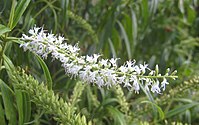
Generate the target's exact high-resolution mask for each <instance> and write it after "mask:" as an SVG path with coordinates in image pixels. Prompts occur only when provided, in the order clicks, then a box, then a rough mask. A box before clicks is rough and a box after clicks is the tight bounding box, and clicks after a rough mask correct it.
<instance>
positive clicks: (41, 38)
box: [20, 27, 174, 94]
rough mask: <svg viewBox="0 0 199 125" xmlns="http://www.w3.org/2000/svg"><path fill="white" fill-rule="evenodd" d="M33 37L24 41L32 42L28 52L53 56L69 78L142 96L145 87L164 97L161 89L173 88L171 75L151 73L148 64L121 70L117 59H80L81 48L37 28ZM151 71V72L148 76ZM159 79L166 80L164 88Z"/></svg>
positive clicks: (131, 64)
mask: <svg viewBox="0 0 199 125" xmlns="http://www.w3.org/2000/svg"><path fill="white" fill-rule="evenodd" d="M29 33H30V34H31V36H27V35H25V34H23V35H22V40H24V41H29V42H27V43H23V44H21V45H20V47H23V49H24V51H26V50H29V51H32V52H34V53H37V54H38V55H40V56H42V57H43V58H47V56H48V55H49V54H51V56H52V58H53V60H54V59H57V60H59V61H60V62H61V63H62V66H63V67H64V69H65V72H66V74H68V75H70V76H75V77H79V78H80V79H81V80H83V81H84V82H87V83H93V84H94V83H96V84H97V85H98V87H102V86H106V87H111V86H112V85H117V84H124V87H127V88H128V89H130V90H131V89H133V90H135V93H139V91H140V84H142V85H143V86H144V87H145V89H146V90H147V91H149V90H151V91H152V92H153V93H159V94H160V93H161V88H163V91H164V90H165V86H166V85H167V84H169V83H168V82H167V80H166V78H167V77H170V78H172V76H169V74H168V73H167V74H166V75H161V74H158V73H156V72H155V71H154V70H151V69H149V68H148V64H144V65H142V64H140V65H139V66H138V65H135V61H131V60H130V61H127V62H126V63H125V64H124V65H122V66H120V67H119V68H118V67H117V59H115V58H111V59H110V60H109V59H99V57H100V56H101V55H99V54H93V55H90V56H88V55H87V56H79V50H80V48H79V47H78V45H77V44H76V45H75V46H72V45H68V44H67V43H66V42H65V41H64V40H65V38H64V37H62V36H57V35H54V34H51V33H45V32H44V30H43V28H37V27H34V28H33V29H31V30H29ZM156 69H158V68H156ZM147 71H150V73H149V74H148V75H147V74H146V73H147ZM157 78H163V81H162V82H161V88H160V87H159V80H158V79H157ZM173 78H174V77H173ZM155 81H156V82H155ZM150 87H151V89H149V88H150Z"/></svg>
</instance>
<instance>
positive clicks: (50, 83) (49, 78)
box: [36, 55, 53, 90]
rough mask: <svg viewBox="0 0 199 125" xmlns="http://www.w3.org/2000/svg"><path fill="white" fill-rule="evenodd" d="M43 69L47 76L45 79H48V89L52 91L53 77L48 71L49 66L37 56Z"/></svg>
mask: <svg viewBox="0 0 199 125" xmlns="http://www.w3.org/2000/svg"><path fill="white" fill-rule="evenodd" d="M36 57H37V59H38V61H39V63H40V65H41V67H42V69H43V72H44V75H45V78H46V83H47V86H48V89H49V90H51V89H52V84H53V82H52V78H51V75H50V72H49V70H48V67H47V65H46V64H45V62H44V61H43V60H42V59H41V57H40V56H38V55H36Z"/></svg>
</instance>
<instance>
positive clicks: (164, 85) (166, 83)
mask: <svg viewBox="0 0 199 125" xmlns="http://www.w3.org/2000/svg"><path fill="white" fill-rule="evenodd" d="M168 84H169V83H168V82H167V79H166V78H164V79H163V81H162V82H161V88H163V91H165V88H166V85H168Z"/></svg>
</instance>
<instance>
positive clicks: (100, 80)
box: [96, 76, 104, 88]
mask: <svg viewBox="0 0 199 125" xmlns="http://www.w3.org/2000/svg"><path fill="white" fill-rule="evenodd" d="M96 84H97V85H98V87H100V88H101V87H102V86H104V80H103V78H102V77H100V76H97V77H96Z"/></svg>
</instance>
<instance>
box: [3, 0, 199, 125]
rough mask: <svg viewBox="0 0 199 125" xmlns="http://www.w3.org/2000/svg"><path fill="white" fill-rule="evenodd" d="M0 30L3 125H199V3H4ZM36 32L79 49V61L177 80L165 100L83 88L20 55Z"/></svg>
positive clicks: (57, 67)
mask: <svg viewBox="0 0 199 125" xmlns="http://www.w3.org/2000/svg"><path fill="white" fill-rule="evenodd" d="M0 24H1V25H0V45H1V46H0V56H1V57H0V58H1V59H0V69H1V70H0V79H1V80H0V88H1V89H0V122H1V125H6V124H8V123H9V124H10V125H16V124H19V125H23V124H33V125H39V124H42V125H51V124H53V125H54V124H60V123H61V122H62V124H67V123H68V124H87V123H88V124H93V125H134V124H136V125H137V124H138V125H139V124H141V125H142V124H144V125H148V124H150V125H151V124H168V125H170V124H177V123H178V124H185V123H187V124H193V125H194V124H195V125H196V124H198V123H199V98H198V96H199V91H198V90H199V76H198V71H199V65H198V64H199V2H198V1H197V0H91V1H89V0H79V1H77V0H71V1H70V0H18V1H16V0H0ZM35 25H36V26H39V27H42V26H43V27H44V29H46V30H48V31H51V32H52V33H54V34H62V35H63V36H64V37H65V38H67V42H68V43H69V44H72V45H75V44H77V43H78V44H79V47H80V48H81V55H90V54H93V53H100V54H102V55H103V57H104V58H111V57H116V58H120V60H119V65H121V64H123V63H124V62H125V61H127V60H133V59H135V60H136V61H137V63H144V62H146V63H148V64H149V67H151V68H154V67H155V64H158V65H159V68H160V72H162V73H164V72H165V71H166V69H167V68H168V67H170V68H171V70H172V71H173V70H175V69H176V70H177V71H178V73H177V75H178V79H177V80H176V81H173V80H171V81H170V84H169V85H168V86H167V88H166V91H165V92H164V93H163V94H161V95H157V94H151V93H147V94H146V93H144V92H141V93H140V94H135V93H134V92H130V91H128V90H127V89H126V88H122V87H120V86H117V87H113V88H110V89H107V88H101V89H98V88H97V86H93V85H86V84H82V82H81V81H78V79H71V78H70V77H69V76H67V75H65V73H64V69H63V68H62V67H61V64H60V63H59V62H58V61H56V60H55V61H53V62H52V58H50V57H49V58H48V59H47V60H42V59H41V58H40V57H38V56H36V55H35V54H33V53H30V52H24V51H23V50H22V48H20V47H19V44H18V43H20V40H19V39H18V38H21V36H22V34H23V33H26V34H27V33H28V30H29V29H30V28H32V27H34V26H35ZM17 66H20V67H22V68H23V69H24V70H22V69H20V68H16V69H15V68H14V67H17ZM15 70H16V71H15ZM26 74H31V75H32V76H33V77H32V76H28V75H26ZM41 82H44V83H45V84H41ZM20 83H23V84H20ZM46 86H48V88H47V87H46ZM49 86H50V87H49ZM51 86H52V87H51ZM65 102H66V103H65ZM61 107H65V108H61ZM58 109H60V110H58ZM64 112H65V113H66V114H67V115H65V116H64V115H63V114H64Z"/></svg>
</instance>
